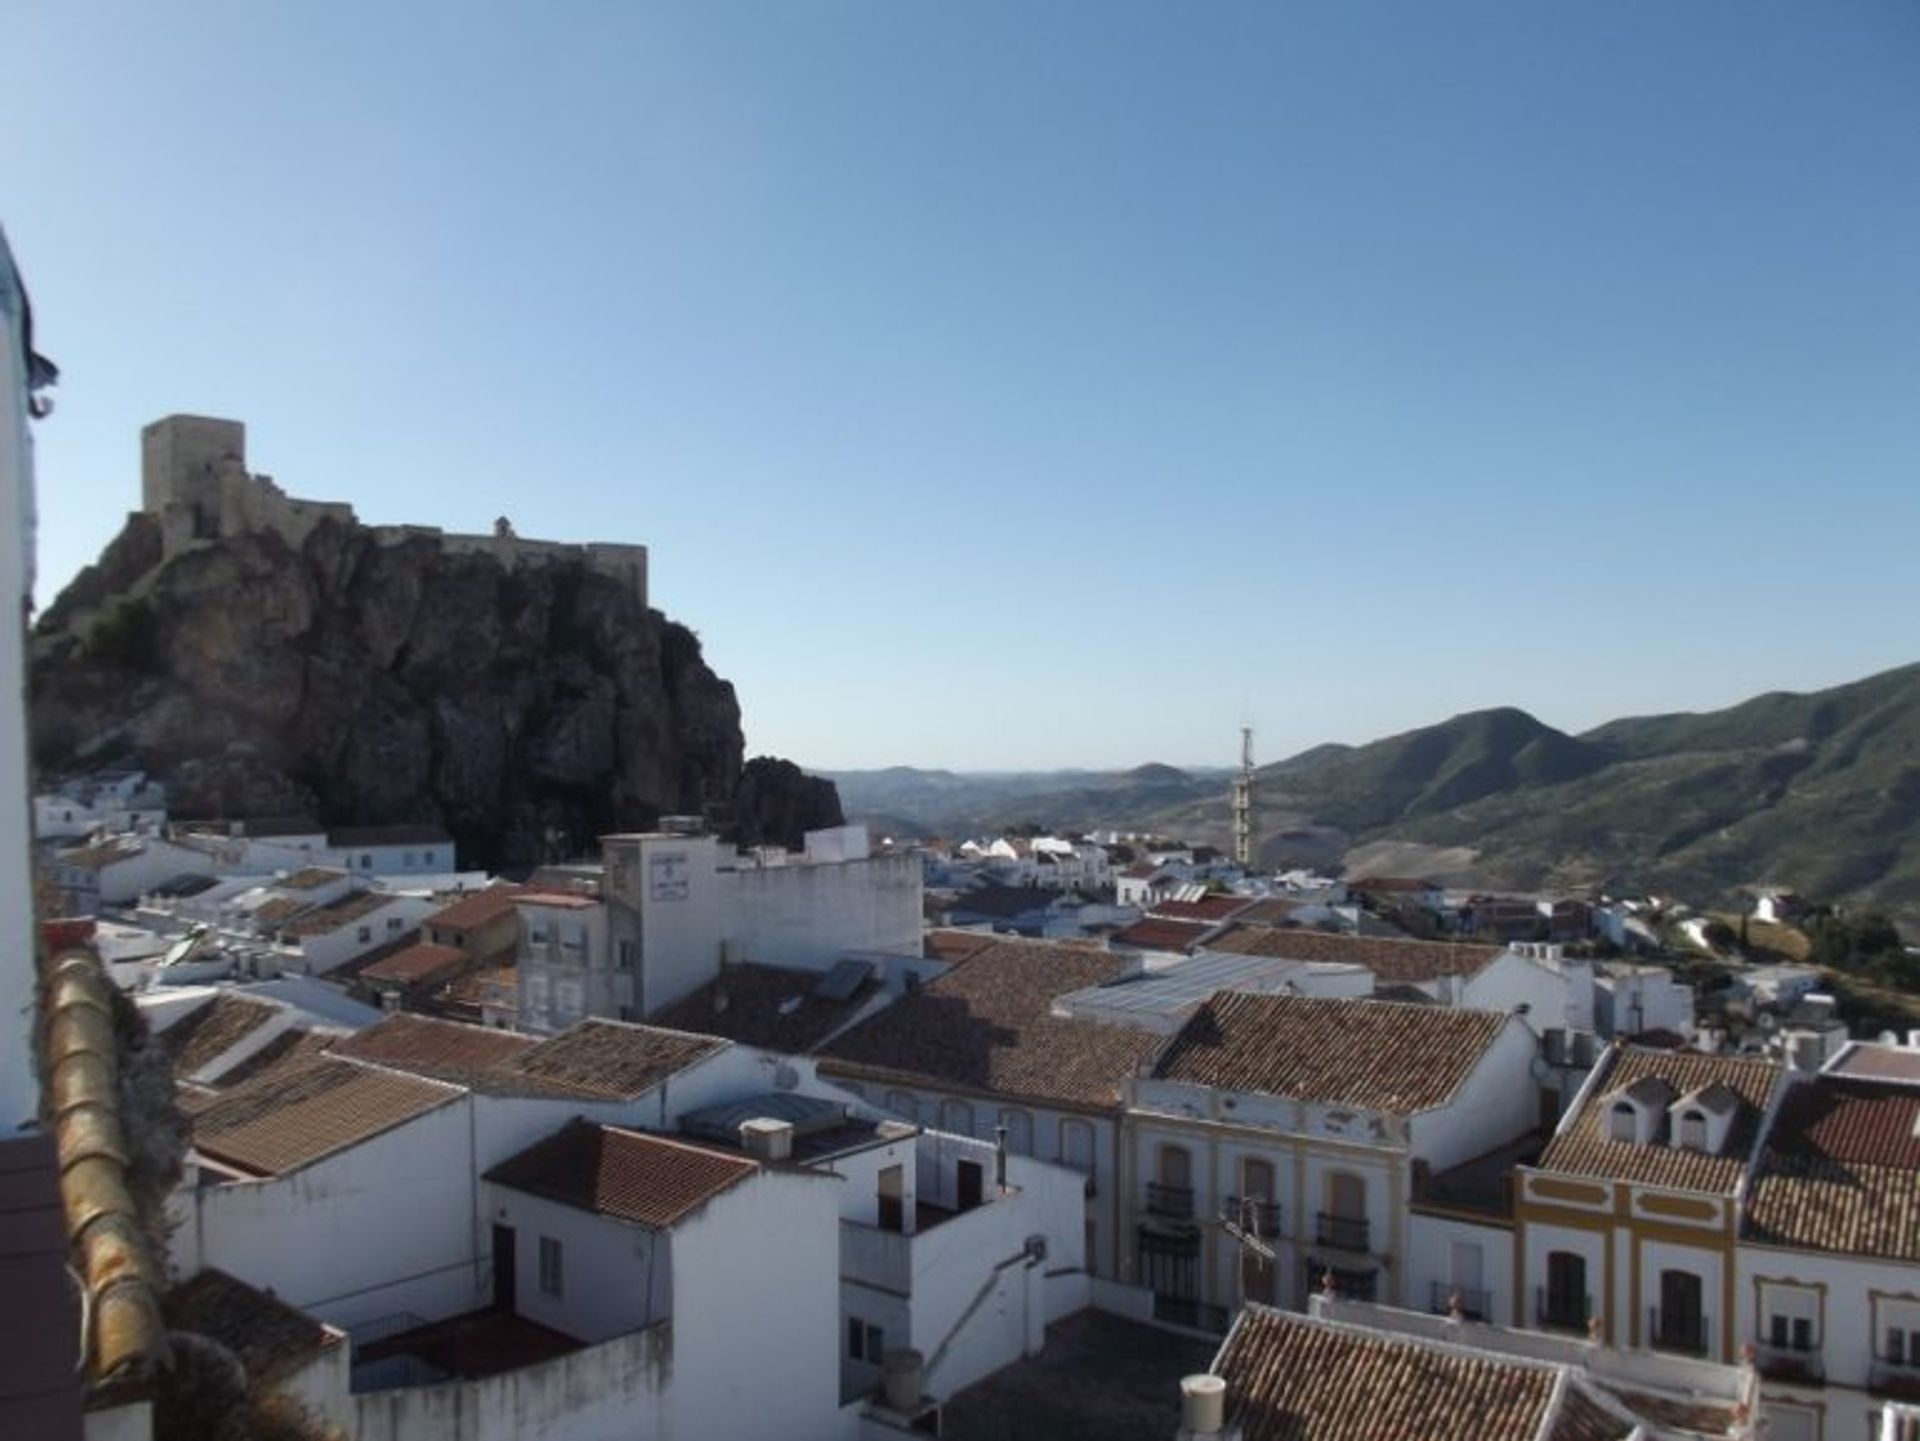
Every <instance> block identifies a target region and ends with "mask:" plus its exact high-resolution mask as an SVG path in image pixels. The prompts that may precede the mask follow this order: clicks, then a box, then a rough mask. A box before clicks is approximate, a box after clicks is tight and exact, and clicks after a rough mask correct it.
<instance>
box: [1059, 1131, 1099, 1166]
mask: <svg viewBox="0 0 1920 1441" xmlns="http://www.w3.org/2000/svg"><path fill="white" fill-rule="evenodd" d="M1060 1164H1061V1165H1063V1166H1071V1167H1072V1168H1073V1169H1074V1170H1076V1171H1078V1172H1080V1174H1081V1175H1083V1176H1091V1175H1092V1174H1093V1124H1092V1122H1090V1121H1073V1120H1067V1121H1062V1122H1061V1123H1060Z"/></svg>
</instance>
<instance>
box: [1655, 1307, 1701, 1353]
mask: <svg viewBox="0 0 1920 1441" xmlns="http://www.w3.org/2000/svg"><path fill="white" fill-rule="evenodd" d="M1707 1329H1708V1328H1707V1318H1706V1317H1705V1316H1695V1315H1689V1314H1687V1313H1686V1312H1684V1311H1680V1312H1675V1311H1662V1310H1661V1309H1660V1308H1659V1307H1658V1306H1650V1307H1648V1308H1647V1337H1648V1340H1649V1343H1650V1344H1651V1345H1652V1346H1653V1348H1654V1349H1655V1350H1656V1351H1685V1352H1686V1353H1687V1354H1689V1355H1692V1356H1704V1355H1706V1353H1707Z"/></svg>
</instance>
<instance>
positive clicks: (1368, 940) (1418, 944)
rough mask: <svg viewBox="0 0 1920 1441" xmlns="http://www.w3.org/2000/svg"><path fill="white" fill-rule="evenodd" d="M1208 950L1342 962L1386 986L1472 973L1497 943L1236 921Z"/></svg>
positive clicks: (1495, 951) (1496, 952)
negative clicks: (1351, 933)
mask: <svg viewBox="0 0 1920 1441" xmlns="http://www.w3.org/2000/svg"><path fill="white" fill-rule="evenodd" d="M1207 949H1208V950H1210V951H1229V952H1231V953H1232V954H1234V955H1236V956H1276V957H1280V958H1283V959H1286V960H1295V961H1345V962H1347V963H1348V964H1350V965H1361V966H1365V967H1366V968H1367V969H1368V970H1370V971H1372V972H1373V974H1374V978H1375V979H1376V980H1379V981H1382V982H1386V983H1388V984H1396V983H1401V982H1408V981H1430V980H1433V979H1434V978H1435V977H1436V976H1471V975H1474V974H1476V973H1477V972H1479V971H1480V970H1481V969H1482V968H1483V967H1484V966H1485V965H1486V964H1487V962H1489V961H1491V960H1492V959H1493V958H1494V957H1495V956H1497V955H1499V954H1500V947H1499V946H1468V945H1459V944H1456V943H1453V942H1448V941H1400V940H1387V939H1384V938H1380V937H1375V936H1339V935H1333V934H1331V933H1329V932H1327V931H1308V930H1290V929H1285V928H1278V927H1266V926H1246V925H1236V926H1234V928H1233V929H1232V930H1230V931H1228V932H1227V933H1226V934H1225V935H1222V936H1216V937H1214V938H1213V939H1212V940H1210V941H1208V942H1207Z"/></svg>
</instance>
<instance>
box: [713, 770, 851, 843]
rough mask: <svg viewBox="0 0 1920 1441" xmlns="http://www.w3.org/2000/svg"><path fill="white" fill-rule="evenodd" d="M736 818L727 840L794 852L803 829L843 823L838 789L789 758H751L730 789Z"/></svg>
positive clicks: (805, 830)
mask: <svg viewBox="0 0 1920 1441" xmlns="http://www.w3.org/2000/svg"><path fill="white" fill-rule="evenodd" d="M733 810H734V814H735V816H736V817H737V819H736V820H735V822H734V824H733V825H732V826H731V827H729V828H728V830H727V838H728V839H729V840H731V841H733V842H734V844H736V845H742V846H785V847H786V848H787V849H788V850H798V849H799V848H800V846H801V842H802V839H803V837H804V836H805V835H806V833H807V832H808V831H813V830H819V829H821V828H823V827H825V826H838V825H844V824H846V819H847V818H846V816H845V814H844V813H843V812H842V811H841V809H840V792H839V791H838V790H836V789H835V788H834V784H833V782H832V781H829V780H822V779H821V778H820V777H819V776H810V775H808V774H807V773H806V772H805V771H803V770H801V769H800V767H799V766H797V765H795V764H794V763H793V762H792V761H783V760H775V759H774V758H773V757H771V756H755V757H754V758H753V759H752V760H750V761H748V762H747V766H746V769H745V770H744V771H742V772H741V774H740V785H739V788H738V790H736V791H735V793H734V798H733Z"/></svg>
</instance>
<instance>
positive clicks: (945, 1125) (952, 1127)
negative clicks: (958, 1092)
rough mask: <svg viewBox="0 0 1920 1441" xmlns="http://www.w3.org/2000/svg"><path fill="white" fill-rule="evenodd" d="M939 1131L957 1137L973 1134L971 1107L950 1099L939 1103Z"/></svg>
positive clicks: (963, 1102)
mask: <svg viewBox="0 0 1920 1441" xmlns="http://www.w3.org/2000/svg"><path fill="white" fill-rule="evenodd" d="M940 1129H941V1130H943V1131H952V1132H953V1133H954V1134H955V1135H958V1136H971V1135H972V1134H973V1107H972V1106H970V1105H968V1104H967V1103H966V1102H965V1101H956V1100H953V1099H951V1098H949V1099H947V1100H945V1101H942V1102H941V1103H940Z"/></svg>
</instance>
